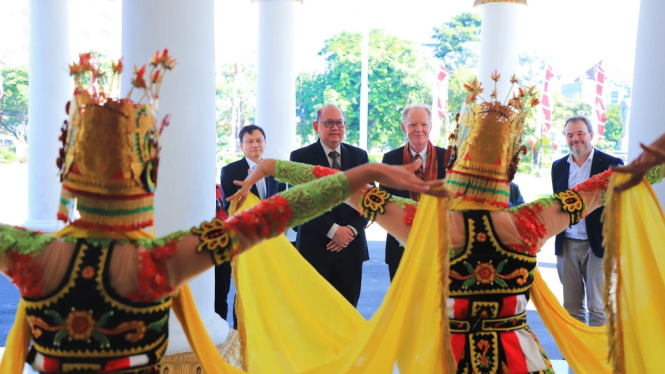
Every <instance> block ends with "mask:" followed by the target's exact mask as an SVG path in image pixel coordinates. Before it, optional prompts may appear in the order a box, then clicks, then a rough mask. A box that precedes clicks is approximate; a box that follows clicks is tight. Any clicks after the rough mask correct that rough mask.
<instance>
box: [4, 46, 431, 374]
mask: <svg viewBox="0 0 665 374" xmlns="http://www.w3.org/2000/svg"><path fill="white" fill-rule="evenodd" d="M174 65H175V62H174V61H173V60H172V59H171V57H170V56H169V55H168V52H167V51H166V50H165V51H164V52H163V53H159V52H158V53H157V55H156V56H155V58H153V60H152V62H151V64H150V66H151V67H152V72H150V73H149V75H148V76H145V74H146V66H143V67H142V68H141V69H136V72H135V76H134V79H133V80H132V84H133V88H132V89H137V90H140V91H142V92H143V95H142V97H141V99H140V100H138V101H137V102H133V101H132V100H130V99H129V97H128V98H126V99H113V98H111V97H110V92H111V91H112V89H109V87H111V88H112V87H114V82H116V83H117V82H119V74H120V72H121V71H122V62H119V63H118V64H114V65H113V74H112V77H111V79H110V80H111V82H110V84H109V85H104V84H102V82H103V78H104V75H103V74H102V72H100V70H99V69H98V68H97V67H96V66H95V64H94V63H93V61H92V60H91V56H90V54H83V55H81V56H80V61H79V63H76V64H73V65H72V66H71V67H70V68H71V72H72V75H73V76H74V78H75V83H76V90H75V92H74V100H72V102H71V103H68V105H67V112H68V114H69V116H70V117H69V121H65V125H64V126H63V132H62V136H61V140H62V142H63V148H62V149H61V152H60V157H59V158H58V160H57V165H58V168H59V169H60V173H61V179H62V183H63V186H62V194H61V198H60V208H59V213H58V218H59V219H61V220H63V221H65V222H67V226H66V227H65V228H64V229H63V230H62V231H60V232H59V233H57V234H56V235H55V236H52V235H46V234H43V233H40V232H35V231H30V230H26V229H22V228H18V227H10V226H6V225H0V271H2V272H3V273H4V274H5V275H7V276H8V277H9V278H10V279H11V280H12V282H13V283H14V284H15V285H16V286H17V287H18V288H19V290H20V292H21V297H22V299H21V303H20V305H19V309H18V311H17V321H16V326H15V329H14V330H13V331H12V333H11V334H10V337H9V338H8V344H7V346H8V348H7V351H6V352H5V355H4V357H3V361H2V364H1V366H0V372H2V373H11V374H13V373H16V372H20V371H21V370H22V366H23V362H25V361H26V360H27V362H28V363H29V364H31V365H33V367H34V368H35V369H36V370H37V371H39V372H42V373H60V372H80V373H83V372H85V373H97V372H110V371H113V372H123V373H125V372H127V373H156V372H158V370H159V363H160V360H161V357H162V356H163V354H164V352H165V350H166V348H167V344H168V318H169V311H170V309H171V307H172V306H173V307H174V309H175V311H176V313H177V314H178V316H179V318H180V320H181V323H182V324H183V328H184V329H185V331H186V332H187V333H188V334H187V336H188V337H191V336H195V337H196V340H197V341H196V342H195V341H190V345H191V346H192V347H193V349H194V350H195V353H197V355H198V358H199V360H200V361H201V363H202V364H203V367H204V370H206V372H209V373H212V372H217V371H218V370H221V369H220V368H219V367H215V366H210V365H208V366H206V362H205V360H206V359H205V357H206V356H205V355H202V354H200V353H201V352H200V350H201V349H200V348H197V347H200V346H201V343H200V341H203V342H204V344H205V343H207V342H210V343H211V341H210V339H209V338H207V340H206V337H207V334H206V333H205V330H204V329H203V328H202V327H201V326H199V327H201V328H200V329H199V331H196V333H195V334H194V331H193V329H195V328H197V327H196V326H197V325H196V323H194V324H193V325H192V324H191V319H192V317H191V316H192V314H191V313H189V314H188V312H187V311H185V309H186V308H190V310H191V308H194V307H193V305H183V304H184V303H185V301H183V300H190V301H191V298H190V299H187V297H188V295H189V290H188V288H187V287H186V286H185V285H186V283H187V282H188V281H190V280H191V279H192V278H194V277H195V276H197V275H198V274H200V273H202V272H204V271H205V270H207V269H209V268H211V267H212V266H213V265H219V264H221V263H223V262H226V261H229V260H230V259H231V257H232V256H235V255H238V254H239V253H241V252H243V251H245V250H247V249H249V248H251V247H252V246H254V245H255V244H257V243H259V242H261V241H263V240H265V239H267V238H270V237H273V236H276V235H278V234H281V233H283V232H284V231H285V230H286V229H287V228H290V227H293V226H296V225H299V224H301V223H303V222H305V221H307V220H309V219H311V218H314V217H316V216H317V215H319V214H321V213H323V212H325V211H326V210H328V209H330V208H332V207H334V206H335V205H338V204H340V203H342V202H343V201H345V200H346V199H348V197H349V195H350V192H351V191H354V190H359V189H360V188H361V187H362V186H364V185H366V184H367V183H369V182H371V181H374V180H377V181H379V182H380V183H382V184H384V183H385V184H386V185H391V186H394V187H396V188H401V189H403V188H410V189H413V190H416V191H419V192H427V191H428V190H429V188H430V186H434V185H436V182H422V181H421V180H420V179H419V178H417V177H416V176H415V174H414V170H415V167H417V165H412V166H404V167H393V166H388V165H379V164H373V165H363V166H362V167H359V168H356V169H353V170H349V171H347V172H345V173H339V174H336V175H333V176H330V177H328V178H322V179H321V180H318V181H316V182H314V183H311V184H308V185H306V186H301V187H297V188H293V189H291V190H289V191H287V192H284V193H282V194H279V195H276V196H274V197H272V198H270V199H268V200H266V201H264V202H263V203H261V204H259V205H258V206H256V207H254V208H253V209H250V210H248V211H245V212H242V213H239V214H237V215H234V216H232V217H230V218H228V219H227V220H220V219H217V218H216V219H214V220H212V221H211V222H205V223H203V224H202V225H201V226H199V227H195V228H192V229H191V230H190V231H182V232H175V233H172V234H170V235H167V236H166V237H163V238H157V239H154V238H152V236H151V235H150V234H149V233H147V232H146V231H143V229H144V228H147V227H150V226H152V224H153V195H154V191H155V187H156V182H157V169H158V165H159V150H160V148H159V137H160V134H161V132H162V130H163V129H164V126H165V125H166V122H162V123H161V125H160V126H157V122H156V120H155V114H154V111H155V110H156V108H155V103H156V99H157V96H158V91H159V88H160V86H161V80H162V77H163V76H164V73H165V72H167V71H169V70H171V69H172V68H173V67H174ZM129 95H131V91H130V93H129ZM145 98H147V99H148V102H147V104H142V103H141V102H142V101H143V99H145ZM178 290H180V295H179V296H178V297H175V298H174V297H173V296H174V295H175V294H176V293H177V292H178ZM183 294H184V295H183ZM194 315H195V316H196V317H195V318H198V316H197V314H196V312H195V308H194ZM188 316H189V317H188ZM195 322H196V321H195ZM199 325H201V324H200V319H199ZM201 330H202V331H201ZM30 340H31V341H32V348H31V349H30V351H29V353H27V348H28V344H29V343H30ZM213 348H214V347H213ZM26 353H27V354H26ZM208 357H209V356H208Z"/></svg>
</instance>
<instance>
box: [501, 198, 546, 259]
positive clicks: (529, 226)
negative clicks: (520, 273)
mask: <svg viewBox="0 0 665 374" xmlns="http://www.w3.org/2000/svg"><path fill="white" fill-rule="evenodd" d="M543 208H544V206H543V205H542V204H540V203H539V202H536V203H534V204H524V205H521V206H520V207H519V209H518V210H517V212H514V213H513V214H515V218H517V222H515V224H516V225H517V232H518V233H519V234H520V238H522V241H523V242H524V244H508V248H510V249H512V250H514V251H516V252H522V253H527V254H529V255H530V256H535V255H536V253H538V241H539V240H540V239H542V238H544V237H545V235H547V228H546V227H545V225H544V224H542V223H541V222H540V221H538V217H537V216H536V214H538V213H539V212H540V211H542V210H543Z"/></svg>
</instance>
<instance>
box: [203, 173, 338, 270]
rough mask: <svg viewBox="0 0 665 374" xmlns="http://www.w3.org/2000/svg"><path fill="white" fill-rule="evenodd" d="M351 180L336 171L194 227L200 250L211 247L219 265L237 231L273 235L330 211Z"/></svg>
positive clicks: (229, 254)
mask: <svg viewBox="0 0 665 374" xmlns="http://www.w3.org/2000/svg"><path fill="white" fill-rule="evenodd" d="M349 195H350V191H349V180H348V179H347V178H346V176H345V175H344V173H337V174H334V175H331V176H328V177H324V178H321V179H318V180H315V181H313V182H310V183H306V184H303V185H300V186H295V187H294V188H291V189H289V190H288V191H285V192H282V193H280V194H277V195H274V196H272V197H270V198H269V199H267V200H264V201H262V202H261V203H259V204H257V205H255V206H254V207H252V208H250V209H247V210H244V211H241V212H238V213H236V214H234V215H232V216H231V217H229V218H228V219H226V220H224V221H222V220H220V219H218V218H215V219H214V220H213V221H211V222H204V223H202V224H201V226H199V227H194V228H192V230H191V233H192V234H193V235H195V236H197V237H198V238H199V245H198V246H197V249H196V250H197V251H198V252H202V251H208V252H210V254H211V256H212V261H213V263H215V264H216V265H219V264H222V263H224V262H227V261H230V260H231V258H232V257H233V255H234V243H235V242H236V241H237V233H242V234H243V235H244V236H246V237H248V238H258V239H270V238H272V237H275V236H278V235H280V234H282V233H284V232H285V231H286V230H287V229H288V228H290V227H294V226H298V225H300V224H302V223H304V222H307V221H309V220H311V219H313V218H316V217H318V216H319V215H321V214H323V213H325V212H327V211H328V210H330V209H332V208H334V207H335V206H337V205H339V204H341V203H343V202H344V201H346V199H348V198H349Z"/></svg>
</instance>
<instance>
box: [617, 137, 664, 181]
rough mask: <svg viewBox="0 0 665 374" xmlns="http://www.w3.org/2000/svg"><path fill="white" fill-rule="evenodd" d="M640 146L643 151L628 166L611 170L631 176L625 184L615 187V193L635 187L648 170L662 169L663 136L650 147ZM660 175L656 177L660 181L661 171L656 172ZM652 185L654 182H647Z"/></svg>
mask: <svg viewBox="0 0 665 374" xmlns="http://www.w3.org/2000/svg"><path fill="white" fill-rule="evenodd" d="M640 146H641V147H642V149H643V150H644V151H643V152H642V153H641V154H640V155H639V156H637V158H636V159H635V160H633V161H632V162H631V163H630V164H628V165H627V166H624V167H618V168H614V169H613V170H614V171H615V172H617V173H630V174H632V176H631V178H630V179H629V180H628V181H627V182H626V183H623V184H621V185H620V186H617V187H616V192H622V191H625V190H627V189H629V188H631V187H634V186H637V185H638V184H639V183H640V182H641V181H642V179H644V177H645V176H647V173H649V171H650V170H652V169H653V168H656V167H660V168H662V167H663V164H665V134H663V135H661V136H660V138H658V139H656V141H655V142H653V143H651V145H650V146H646V145H644V144H641V143H640ZM657 172H658V173H660V175H658V176H657V177H659V178H660V179H662V176H663V175H662V173H663V171H662V169H661V170H658V171H657ZM649 182H650V183H654V182H655V181H651V180H650V181H649Z"/></svg>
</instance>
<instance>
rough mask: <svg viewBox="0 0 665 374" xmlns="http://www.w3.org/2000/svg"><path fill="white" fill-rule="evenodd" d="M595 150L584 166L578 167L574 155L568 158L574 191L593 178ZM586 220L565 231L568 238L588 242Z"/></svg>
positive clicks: (569, 183) (569, 182)
mask: <svg viewBox="0 0 665 374" xmlns="http://www.w3.org/2000/svg"><path fill="white" fill-rule="evenodd" d="M594 151H595V148H593V147H592V148H591V153H589V157H588V158H587V159H586V161H584V163H583V164H582V166H577V164H576V163H575V161H573V155H572V154H571V155H570V156H568V163H569V164H570V170H569V171H568V188H569V189H572V188H573V187H575V186H577V185H578V184H580V183H582V182H584V181H586V180H587V179H589V178H591V163H592V161H593V154H594ZM585 222H586V220H585V219H582V220H580V221H579V222H578V223H576V224H574V225H573V226H572V227H569V228H567V229H566V231H565V237H566V238H572V239H580V240H588V239H589V237H588V236H587V233H586V223H585Z"/></svg>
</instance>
